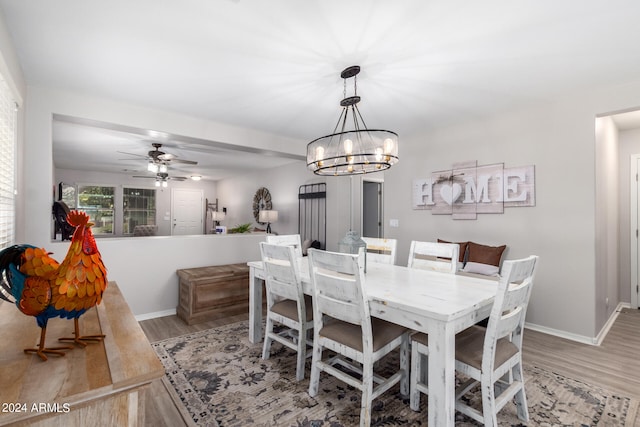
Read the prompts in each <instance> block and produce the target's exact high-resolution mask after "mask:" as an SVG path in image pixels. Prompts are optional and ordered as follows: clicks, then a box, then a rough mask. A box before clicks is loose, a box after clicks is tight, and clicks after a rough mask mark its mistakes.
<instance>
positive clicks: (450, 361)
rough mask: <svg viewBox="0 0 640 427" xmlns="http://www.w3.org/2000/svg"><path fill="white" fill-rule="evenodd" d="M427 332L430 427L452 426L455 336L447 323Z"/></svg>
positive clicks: (453, 417)
mask: <svg viewBox="0 0 640 427" xmlns="http://www.w3.org/2000/svg"><path fill="white" fill-rule="evenodd" d="M435 326H436V327H435V328H433V329H434V330H433V331H430V332H429V397H428V401H429V424H428V425H430V426H439V427H440V426H442V427H453V426H454V424H455V355H456V354H455V333H454V330H453V327H452V326H451V325H450V324H447V323H438V324H437V325H435Z"/></svg>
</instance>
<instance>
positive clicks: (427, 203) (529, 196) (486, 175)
mask: <svg viewBox="0 0 640 427" xmlns="http://www.w3.org/2000/svg"><path fill="white" fill-rule="evenodd" d="M412 196H413V201H412V205H413V206H412V207H413V209H429V210H431V213H432V214H434V215H452V217H453V219H476V217H477V214H484V213H503V212H504V208H505V207H515V206H535V204H536V196H535V167H534V166H533V165H531V166H523V167H515V168H505V167H504V164H503V163H497V164H493V165H485V166H477V162H465V163H457V164H454V165H453V168H452V169H450V170H445V171H438V172H433V173H432V174H431V176H430V177H429V178H418V179H414V180H413V189H412Z"/></svg>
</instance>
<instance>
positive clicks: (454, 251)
mask: <svg viewBox="0 0 640 427" xmlns="http://www.w3.org/2000/svg"><path fill="white" fill-rule="evenodd" d="M459 253H460V245H458V244H457V243H436V242H419V241H417V240H413V241H412V242H411V247H410V248H409V261H408V263H407V266H408V267H409V268H421V269H424V270H434V271H441V272H444V273H452V274H455V272H456V271H457V270H458V256H459Z"/></svg>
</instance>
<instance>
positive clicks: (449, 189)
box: [440, 182, 462, 205]
mask: <svg viewBox="0 0 640 427" xmlns="http://www.w3.org/2000/svg"><path fill="white" fill-rule="evenodd" d="M461 194H462V186H461V185H460V184H458V183H457V182H456V183H454V184H453V185H449V184H442V186H440V195H441V196H442V199H443V200H444V201H445V202H447V203H448V204H449V205H453V204H454V203H455V201H456V200H458V197H460V195H461Z"/></svg>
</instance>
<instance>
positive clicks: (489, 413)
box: [481, 373, 498, 427]
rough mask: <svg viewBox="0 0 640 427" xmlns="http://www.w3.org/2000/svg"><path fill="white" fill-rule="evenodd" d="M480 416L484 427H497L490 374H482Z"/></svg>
mask: <svg viewBox="0 0 640 427" xmlns="http://www.w3.org/2000/svg"><path fill="white" fill-rule="evenodd" d="M481 390H482V416H483V418H484V426H485V427H498V417H497V413H496V395H495V391H494V389H493V378H491V375H490V374H486V373H483V374H482V382H481Z"/></svg>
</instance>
